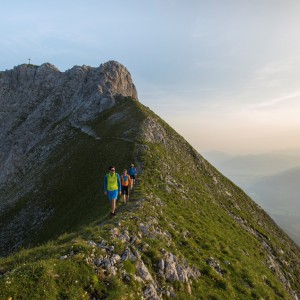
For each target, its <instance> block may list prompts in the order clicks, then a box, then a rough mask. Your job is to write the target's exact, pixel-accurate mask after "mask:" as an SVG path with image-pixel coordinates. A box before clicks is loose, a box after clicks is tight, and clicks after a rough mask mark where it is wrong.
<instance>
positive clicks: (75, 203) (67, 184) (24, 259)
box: [0, 99, 300, 299]
mask: <svg viewBox="0 0 300 300" xmlns="http://www.w3.org/2000/svg"><path fill="white" fill-rule="evenodd" d="M91 128H92V129H93V130H94V132H95V133H96V136H98V137H101V139H95V138H92V137H91V136H86V134H84V133H82V132H77V133H76V135H74V139H72V140H71V141H66V144H65V145H64V147H63V148H61V152H59V151H58V152H57V153H56V155H57V157H53V159H54V161H59V164H58V166H57V168H56V169H57V170H59V169H60V168H61V170H63V169H64V170H65V172H66V173H64V172H63V171H60V172H57V171H56V172H54V171H55V169H53V170H52V169H51V164H50V165H48V167H49V171H48V172H46V174H47V176H49V178H48V180H47V182H52V180H53V182H56V185H53V186H52V187H54V186H57V185H58V186H57V189H56V190H55V191H54V192H52V193H53V195H55V196H51V197H52V198H51V199H52V202H49V203H53V207H58V204H61V205H62V206H63V208H62V209H56V210H54V214H53V218H52V220H51V221H49V224H48V225H47V226H46V225H45V228H44V231H43V232H44V234H40V235H39V237H38V238H37V239H36V240H37V241H42V240H47V239H49V238H50V237H52V238H53V237H54V236H55V235H57V233H58V232H59V231H61V232H62V231H64V232H67V233H65V234H63V235H61V236H60V237H58V238H57V239H54V240H53V241H52V242H48V243H45V244H43V245H41V246H39V247H34V248H32V249H28V250H22V251H20V252H18V253H16V254H15V255H13V256H9V257H7V258H5V259H1V260H0V265H1V267H0V273H2V274H3V275H2V276H1V278H0V299H2V298H3V299H8V298H9V297H12V298H13V299H42V298H45V299H142V297H144V299H168V298H170V297H177V299H297V298H296V297H297V296H298V297H299V294H300V284H299V278H300V267H299V266H300V251H299V248H298V247H297V246H296V245H295V244H294V243H293V242H292V241H291V240H290V239H289V238H288V237H287V236H286V234H285V233H284V232H282V231H281V230H280V229H279V228H278V227H277V226H276V224H275V223H274V222H273V221H272V220H271V219H270V218H269V216H268V215H267V214H266V213H265V212H264V211H263V210H261V208H260V207H259V206H257V205H256V204H255V203H254V202H252V200H251V199H249V198H248V197H247V196H246V195H245V194H244V193H243V191H242V190H240V189H239V188H237V187H236V186H235V185H234V184H233V183H232V182H230V181H229V180H227V179H226V178H225V177H223V176H222V175H221V174H220V173H219V172H218V171H217V170H216V169H215V168H213V167H212V166H211V165H210V164H209V163H208V162H207V161H205V160H204V159H203V158H202V157H201V156H200V155H199V154H197V153H196V151H195V150H194V149H193V148H192V147H191V146H190V145H189V144H188V143H186V141H184V139H183V138H182V137H180V136H179V135H178V134H177V133H176V132H174V131H173V130H172V129H171V128H170V127H169V126H168V125H167V124H166V123H165V122H163V121H162V120H160V119H159V118H158V117H157V116H156V115H155V114H153V113H152V112H151V111H150V110H149V109H147V108H146V107H144V106H143V105H141V104H140V103H139V102H137V101H132V100H131V99H128V100H126V101H124V102H122V103H121V104H118V105H116V106H115V107H113V108H112V109H110V110H108V111H106V112H104V113H102V114H101V115H100V116H99V118H98V119H97V121H95V122H94V123H93V124H91ZM70 153H71V154H70ZM62 154H65V155H62ZM67 154H68V155H67ZM69 154H70V156H69ZM132 160H134V161H135V163H136V164H137V165H138V166H139V170H140V175H139V181H138V184H137V185H136V186H135V188H134V191H133V194H132V197H131V201H130V203H129V204H128V205H127V206H126V207H125V206H123V205H122V204H121V203H120V204H119V205H118V214H117V216H116V217H115V218H113V219H112V220H109V219H108V218H107V216H106V214H107V211H108V206H107V203H106V201H105V199H104V198H103V197H102V191H101V190H102V177H103V175H104V173H105V171H106V168H107V165H109V164H111V163H112V164H115V165H116V166H117V169H119V170H121V168H123V167H126V166H127V165H128V163H129V162H131V161H132ZM48 163H49V162H48ZM68 168H70V170H68ZM51 170H52V171H53V173H51ZM79 171H80V172H79ZM78 174H80V175H78ZM55 178H57V181H55V180H54V179H55ZM46 179H47V178H46ZM52 193H51V194H52ZM48 194H50V193H48ZM87 206H88V208H87ZM66 209H67V210H68V215H67V216H64V215H63V211H64V210H66Z"/></svg>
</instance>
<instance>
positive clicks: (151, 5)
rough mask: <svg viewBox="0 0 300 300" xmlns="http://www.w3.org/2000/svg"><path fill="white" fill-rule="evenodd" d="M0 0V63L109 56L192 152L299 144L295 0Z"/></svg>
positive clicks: (59, 63)
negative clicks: (121, 66)
mask: <svg viewBox="0 0 300 300" xmlns="http://www.w3.org/2000/svg"><path fill="white" fill-rule="evenodd" d="M0 3H1V12H0V14H1V18H0V70H5V69H12V68H13V67H14V66H16V65H19V64H22V63H27V62H28V58H31V63H33V64H37V65H40V64H42V63H44V62H50V63H52V64H54V65H55V66H56V67H58V68H59V69H60V70H61V71H65V70H66V69H69V68H72V67H73V66H74V65H90V66H93V67H97V66H99V65H100V64H101V63H104V62H106V61H108V60H117V61H119V62H120V63H122V64H123V65H125V66H126V67H127V69H128V70H129V71H130V73H131V75H132V78H133V80H134V83H135V85H136V87H137V89H138V94H139V99H140V101H141V102H142V103H143V104H145V105H147V106H149V107H150V108H151V109H152V110H153V111H154V112H156V113H157V114H158V115H160V116H161V117H162V118H163V119H164V120H166V121H167V122H168V123H169V124H170V125H171V126H172V127H174V128H175V129H176V130H177V131H178V132H179V133H180V134H181V135H183V136H184V137H185V138H186V139H187V140H188V141H189V142H190V143H191V144H192V145H193V146H194V147H195V148H196V149H197V150H198V151H199V152H202V151H207V150H212V149H215V150H220V151H226V152H231V153H256V152H263V151H268V150H279V149H283V148H294V147H298V148H300V136H299V133H300V84H299V83H300V17H299V16H300V1H299V0H280V1H279V0H251V1H249V0H234V1H233V0H232V1H231V0H218V1H214V0H209V1H207V0H203V1H202V0H198V1H196V0H195V1H194V0H180V1H179V0H152V1H147V0H136V1H131V0H126V1H124V0H110V1H104V0H103V1H102V0H97V1H96V0H85V1H83V0H81V1H79V0H72V1H69V0H63V1H61V0H60V1H56V0H52V1H48V0H47V1H46V0H45V1H43V0H39V1H31V0H27V1H23V0H22V1H21V0H19V1H18V0H11V1H4V0H2V1H0Z"/></svg>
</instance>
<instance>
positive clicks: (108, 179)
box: [104, 166, 121, 217]
mask: <svg viewBox="0 0 300 300" xmlns="http://www.w3.org/2000/svg"><path fill="white" fill-rule="evenodd" d="M104 194H105V195H106V196H108V200H109V202H110V204H111V212H110V216H111V217H113V216H115V215H116V211H115V210H116V201H117V199H118V195H121V181H120V175H119V174H118V173H116V168H115V167H114V166H110V167H109V173H107V174H106V175H105V177H104Z"/></svg>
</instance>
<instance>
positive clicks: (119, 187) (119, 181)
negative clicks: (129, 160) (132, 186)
mask: <svg viewBox="0 0 300 300" xmlns="http://www.w3.org/2000/svg"><path fill="white" fill-rule="evenodd" d="M117 180H118V190H119V194H121V180H120V175H119V174H118V175H117Z"/></svg>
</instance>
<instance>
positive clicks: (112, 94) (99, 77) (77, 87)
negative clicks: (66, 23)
mask: <svg viewBox="0 0 300 300" xmlns="http://www.w3.org/2000/svg"><path fill="white" fill-rule="evenodd" d="M126 96H130V97H133V98H135V99H137V91H136V88H135V86H134V84H133V82H132V80H131V76H130V73H129V72H128V71H127V69H126V68H125V67H124V66H122V65H121V64H119V63H118V62H115V61H109V62H107V63H105V64H102V65H101V66H100V67H98V68H92V67H88V66H82V67H79V66H75V67H73V68H72V69H70V70H67V71H66V72H60V71H59V70H58V69H57V68H56V67H54V66H53V65H51V64H48V63H45V64H43V65H41V66H34V65H26V64H23V65H20V66H17V67H15V68H14V69H13V70H8V71H4V72H0V126H1V131H0V141H1V142H0V164H1V173H0V188H1V189H2V190H3V189H4V188H6V189H7V188H8V187H9V185H10V184H11V183H12V182H13V181H16V177H17V174H18V173H20V172H21V173H22V172H23V173H24V172H25V168H26V162H27V165H30V164H32V163H33V162H38V160H39V157H43V158H44V157H45V156H47V154H48V153H50V152H51V148H53V146H55V144H57V143H59V139H60V138H62V133H63V132H64V131H65V129H66V128H67V126H70V125H71V126H75V127H81V126H84V123H85V122H87V121H90V120H92V119H93V118H95V117H96V115H97V114H98V113H99V112H101V111H103V110H105V109H107V108H109V107H111V106H113V105H114V104H115V102H116V101H117V100H119V99H121V98H122V97H126ZM46 139H48V141H47V142H46V141H45V140H46ZM49 139H50V140H49ZM42 141H44V142H42ZM37 145H39V150H37V149H36V147H37ZM33 149H35V150H34V151H32V150H33ZM24 161H25V162H24ZM1 198H2V197H1ZM10 201H11V200H10ZM6 202H7V201H4V200H3V199H2V201H1V203H0V213H1V211H3V209H4V205H5V203H6Z"/></svg>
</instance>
